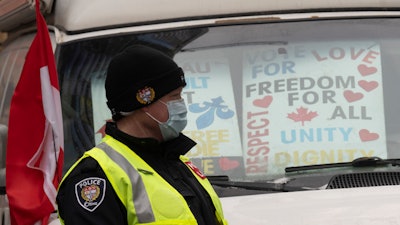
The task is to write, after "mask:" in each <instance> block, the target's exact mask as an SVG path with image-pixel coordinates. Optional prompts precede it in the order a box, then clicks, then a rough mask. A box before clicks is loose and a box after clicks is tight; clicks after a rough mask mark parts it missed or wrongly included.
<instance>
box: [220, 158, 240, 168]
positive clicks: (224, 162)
mask: <svg viewBox="0 0 400 225" xmlns="http://www.w3.org/2000/svg"><path fill="white" fill-rule="evenodd" d="M238 166H239V162H238V161H236V160H230V159H228V158H220V159H219V167H221V169H222V170H224V171H227V170H232V169H235V168H236V167H238Z"/></svg>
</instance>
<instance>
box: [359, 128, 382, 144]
mask: <svg viewBox="0 0 400 225" xmlns="http://www.w3.org/2000/svg"><path fill="white" fill-rule="evenodd" d="M358 134H359V135H360V139H361V141H363V142H364V141H373V140H376V139H378V138H379V134H377V133H372V132H369V130H367V129H362V130H360V131H359V132H358Z"/></svg>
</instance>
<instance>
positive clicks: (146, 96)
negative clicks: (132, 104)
mask: <svg viewBox="0 0 400 225" xmlns="http://www.w3.org/2000/svg"><path fill="white" fill-rule="evenodd" d="M154 97H155V92H154V89H153V88H151V87H145V88H142V89H140V90H138V92H137V93H136V99H137V100H138V101H139V102H140V103H142V104H150V103H151V102H152V101H153V100H154Z"/></svg>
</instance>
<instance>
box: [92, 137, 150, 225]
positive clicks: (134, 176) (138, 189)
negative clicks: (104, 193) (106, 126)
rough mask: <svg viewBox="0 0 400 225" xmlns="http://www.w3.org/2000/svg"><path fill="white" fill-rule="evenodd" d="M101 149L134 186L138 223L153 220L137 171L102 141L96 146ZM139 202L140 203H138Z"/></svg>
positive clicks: (148, 201)
mask: <svg viewBox="0 0 400 225" xmlns="http://www.w3.org/2000/svg"><path fill="white" fill-rule="evenodd" d="M96 147H97V148H100V149H101V150H103V151H104V152H105V153H106V154H107V155H108V157H110V158H111V159H112V160H113V161H114V162H116V163H117V164H118V165H119V166H120V167H121V169H123V170H124V171H125V173H126V174H127V175H128V177H129V178H130V180H131V181H132V183H133V184H135V185H134V186H133V185H132V193H133V204H134V205H135V211H136V216H137V218H138V221H139V222H140V223H150V222H154V221H155V217H154V213H153V211H152V209H151V203H150V200H149V198H148V195H147V192H146V188H145V186H144V183H143V180H142V177H141V176H140V174H139V172H138V171H137V170H136V169H135V168H134V167H132V165H131V164H130V163H129V162H128V160H126V159H125V157H123V156H122V155H121V154H120V153H118V152H117V151H114V150H113V149H112V148H111V147H110V146H109V145H107V144H106V143H104V142H102V143H100V144H99V145H97V146H96ZM138 203H140V204H138Z"/></svg>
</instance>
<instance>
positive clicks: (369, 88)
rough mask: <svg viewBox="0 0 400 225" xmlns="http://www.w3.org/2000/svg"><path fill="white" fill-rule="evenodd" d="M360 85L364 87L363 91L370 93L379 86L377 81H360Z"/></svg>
mask: <svg viewBox="0 0 400 225" xmlns="http://www.w3.org/2000/svg"><path fill="white" fill-rule="evenodd" d="M358 85H360V87H362V89H364V90H366V91H368V92H369V91H372V90H374V89H375V88H377V87H378V85H379V84H378V82H376V81H366V80H360V81H358Z"/></svg>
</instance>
